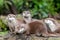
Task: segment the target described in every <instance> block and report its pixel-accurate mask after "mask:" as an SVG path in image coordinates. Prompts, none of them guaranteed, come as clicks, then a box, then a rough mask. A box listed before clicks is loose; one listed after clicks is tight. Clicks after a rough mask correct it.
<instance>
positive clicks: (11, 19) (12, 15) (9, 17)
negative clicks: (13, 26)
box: [6, 14, 16, 21]
mask: <svg viewBox="0 0 60 40" xmlns="http://www.w3.org/2000/svg"><path fill="white" fill-rule="evenodd" d="M15 18H16V16H15V15H14V14H9V15H8V16H7V18H6V19H7V20H8V21H14V20H15Z"/></svg>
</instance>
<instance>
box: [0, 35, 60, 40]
mask: <svg viewBox="0 0 60 40" xmlns="http://www.w3.org/2000/svg"><path fill="white" fill-rule="evenodd" d="M17 37H19V36H17V35H14V36H13V35H10V36H9V37H8V38H6V36H5V37H2V36H0V40H60V37H37V36H34V35H32V36H31V37H29V39H24V38H23V39H21V38H17Z"/></svg>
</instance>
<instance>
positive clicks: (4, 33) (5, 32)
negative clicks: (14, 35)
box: [0, 31, 8, 36]
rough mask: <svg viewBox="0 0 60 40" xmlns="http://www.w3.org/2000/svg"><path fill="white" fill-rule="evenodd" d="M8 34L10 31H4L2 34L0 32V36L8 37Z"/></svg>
mask: <svg viewBox="0 0 60 40" xmlns="http://www.w3.org/2000/svg"><path fill="white" fill-rule="evenodd" d="M7 33H8V31H2V32H0V36H4V35H6V34H7Z"/></svg>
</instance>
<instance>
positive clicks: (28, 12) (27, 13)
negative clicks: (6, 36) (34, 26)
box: [22, 11, 31, 19]
mask: <svg viewBox="0 0 60 40" xmlns="http://www.w3.org/2000/svg"><path fill="white" fill-rule="evenodd" d="M22 15H23V17H24V18H27V19H28V18H29V17H31V14H30V11H24V12H23V13H22Z"/></svg>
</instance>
